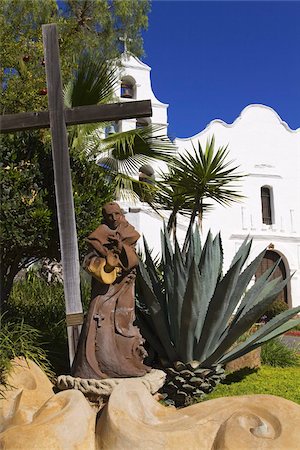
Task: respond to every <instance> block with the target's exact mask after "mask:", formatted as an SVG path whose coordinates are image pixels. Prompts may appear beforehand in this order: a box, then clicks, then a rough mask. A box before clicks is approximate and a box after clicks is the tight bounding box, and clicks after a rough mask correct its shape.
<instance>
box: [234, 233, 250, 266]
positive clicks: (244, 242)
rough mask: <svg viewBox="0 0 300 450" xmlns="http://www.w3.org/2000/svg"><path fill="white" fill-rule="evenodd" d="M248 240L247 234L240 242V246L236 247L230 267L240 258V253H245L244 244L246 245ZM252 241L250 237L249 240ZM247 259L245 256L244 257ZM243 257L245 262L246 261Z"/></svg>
mask: <svg viewBox="0 0 300 450" xmlns="http://www.w3.org/2000/svg"><path fill="white" fill-rule="evenodd" d="M248 241H249V236H247V237H246V238H245V239H244V241H243V242H242V244H241V246H240V248H239V249H238V251H237V252H236V254H235V255H234V257H233V260H232V261H231V264H230V267H232V266H233V265H234V264H235V263H236V262H237V261H239V259H240V258H241V256H242V255H244V254H245V247H246V245H248ZM250 242H252V239H251V241H250ZM246 259H247V258H246ZM246 259H245V262H246Z"/></svg>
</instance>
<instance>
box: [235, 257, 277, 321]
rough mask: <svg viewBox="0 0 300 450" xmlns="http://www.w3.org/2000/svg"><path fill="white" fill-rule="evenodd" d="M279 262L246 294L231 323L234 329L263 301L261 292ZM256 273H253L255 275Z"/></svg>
mask: <svg viewBox="0 0 300 450" xmlns="http://www.w3.org/2000/svg"><path fill="white" fill-rule="evenodd" d="M278 264H279V261H277V262H276V263H275V264H274V265H273V266H272V267H270V268H269V269H267V270H266V271H265V272H264V273H263V274H262V275H261V276H260V277H259V278H258V280H257V281H256V282H255V284H254V285H253V286H252V287H251V288H250V289H249V290H248V291H247V292H246V293H245V295H244V298H243V299H242V301H241V304H240V306H239V308H238V310H237V312H236V314H235V316H234V319H233V321H232V323H231V327H233V326H234V325H235V324H236V323H237V322H238V321H239V320H240V318H242V317H243V316H244V315H245V314H246V313H247V312H248V311H249V310H250V309H251V308H252V307H253V305H254V304H256V303H257V302H259V301H260V300H261V292H262V289H263V288H264V286H265V285H266V283H267V281H268V280H269V279H270V277H271V276H272V275H273V273H274V271H275V269H276V267H277V266H278ZM254 273H255V272H253V274H254Z"/></svg>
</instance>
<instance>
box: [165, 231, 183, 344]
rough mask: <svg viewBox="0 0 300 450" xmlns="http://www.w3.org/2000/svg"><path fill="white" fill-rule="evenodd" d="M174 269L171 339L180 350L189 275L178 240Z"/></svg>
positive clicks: (170, 305) (171, 302)
mask: <svg viewBox="0 0 300 450" xmlns="http://www.w3.org/2000/svg"><path fill="white" fill-rule="evenodd" d="M173 268H174V286H176V289H174V294H173V296H172V298H170V299H169V322H170V332H171V337H172V340H173V342H174V345H175V347H176V348H177V349H178V344H179V340H180V324H181V309H182V303H183V298H184V293H185V291H186V283H187V273H186V270H185V267H184V264H183V260H182V255H181V252H180V248H179V245H178V241H177V239H175V253H174V257H173Z"/></svg>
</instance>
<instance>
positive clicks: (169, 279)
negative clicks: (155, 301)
mask: <svg viewBox="0 0 300 450" xmlns="http://www.w3.org/2000/svg"><path fill="white" fill-rule="evenodd" d="M161 238H162V268H163V273H164V280H163V284H164V289H165V298H166V303H167V305H169V302H171V301H172V299H173V296H174V288H175V286H174V268H173V249H172V246H171V242H170V237H169V233H168V231H167V229H166V225H165V223H164V232H162V233H161Z"/></svg>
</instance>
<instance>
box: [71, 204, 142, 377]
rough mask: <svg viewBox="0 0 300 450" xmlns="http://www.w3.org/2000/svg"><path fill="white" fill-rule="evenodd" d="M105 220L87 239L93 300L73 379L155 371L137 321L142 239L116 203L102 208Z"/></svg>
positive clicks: (79, 345)
mask: <svg viewBox="0 0 300 450" xmlns="http://www.w3.org/2000/svg"><path fill="white" fill-rule="evenodd" d="M102 212H103V222H102V224H101V225H100V226H99V227H98V228H96V230H95V231H93V232H92V233H91V234H90V235H89V236H88V238H87V241H88V244H89V248H90V251H89V253H88V254H87V256H86V258H85V260H84V268H85V270H87V272H89V273H90V274H91V275H92V298H91V302H90V305H89V309H88V313H87V316H86V318H85V322H84V325H83V328H82V332H81V335H80V339H79V344H78V348H77V352H76V355H75V358H74V362H73V365H72V375H73V376H74V377H80V378H94V379H103V378H125V377H137V376H143V375H145V374H146V373H147V372H149V371H150V368H149V367H147V366H145V365H144V364H143V360H144V358H145V356H146V355H147V353H146V351H145V349H144V347H143V343H144V340H143V338H142V336H141V334H140V331H139V329H138V327H137V326H135V325H133V322H134V320H135V311H134V306H135V296H134V282H135V276H136V266H137V265H138V256H137V254H136V251H135V244H136V242H137V240H138V239H139V237H140V235H139V233H138V232H137V231H136V230H135V228H134V227H133V226H132V225H130V224H129V223H128V222H127V220H126V219H125V216H124V214H123V212H122V210H121V208H120V206H119V205H118V204H117V203H114V202H112V203H107V204H106V205H104V207H103V210H102Z"/></svg>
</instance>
